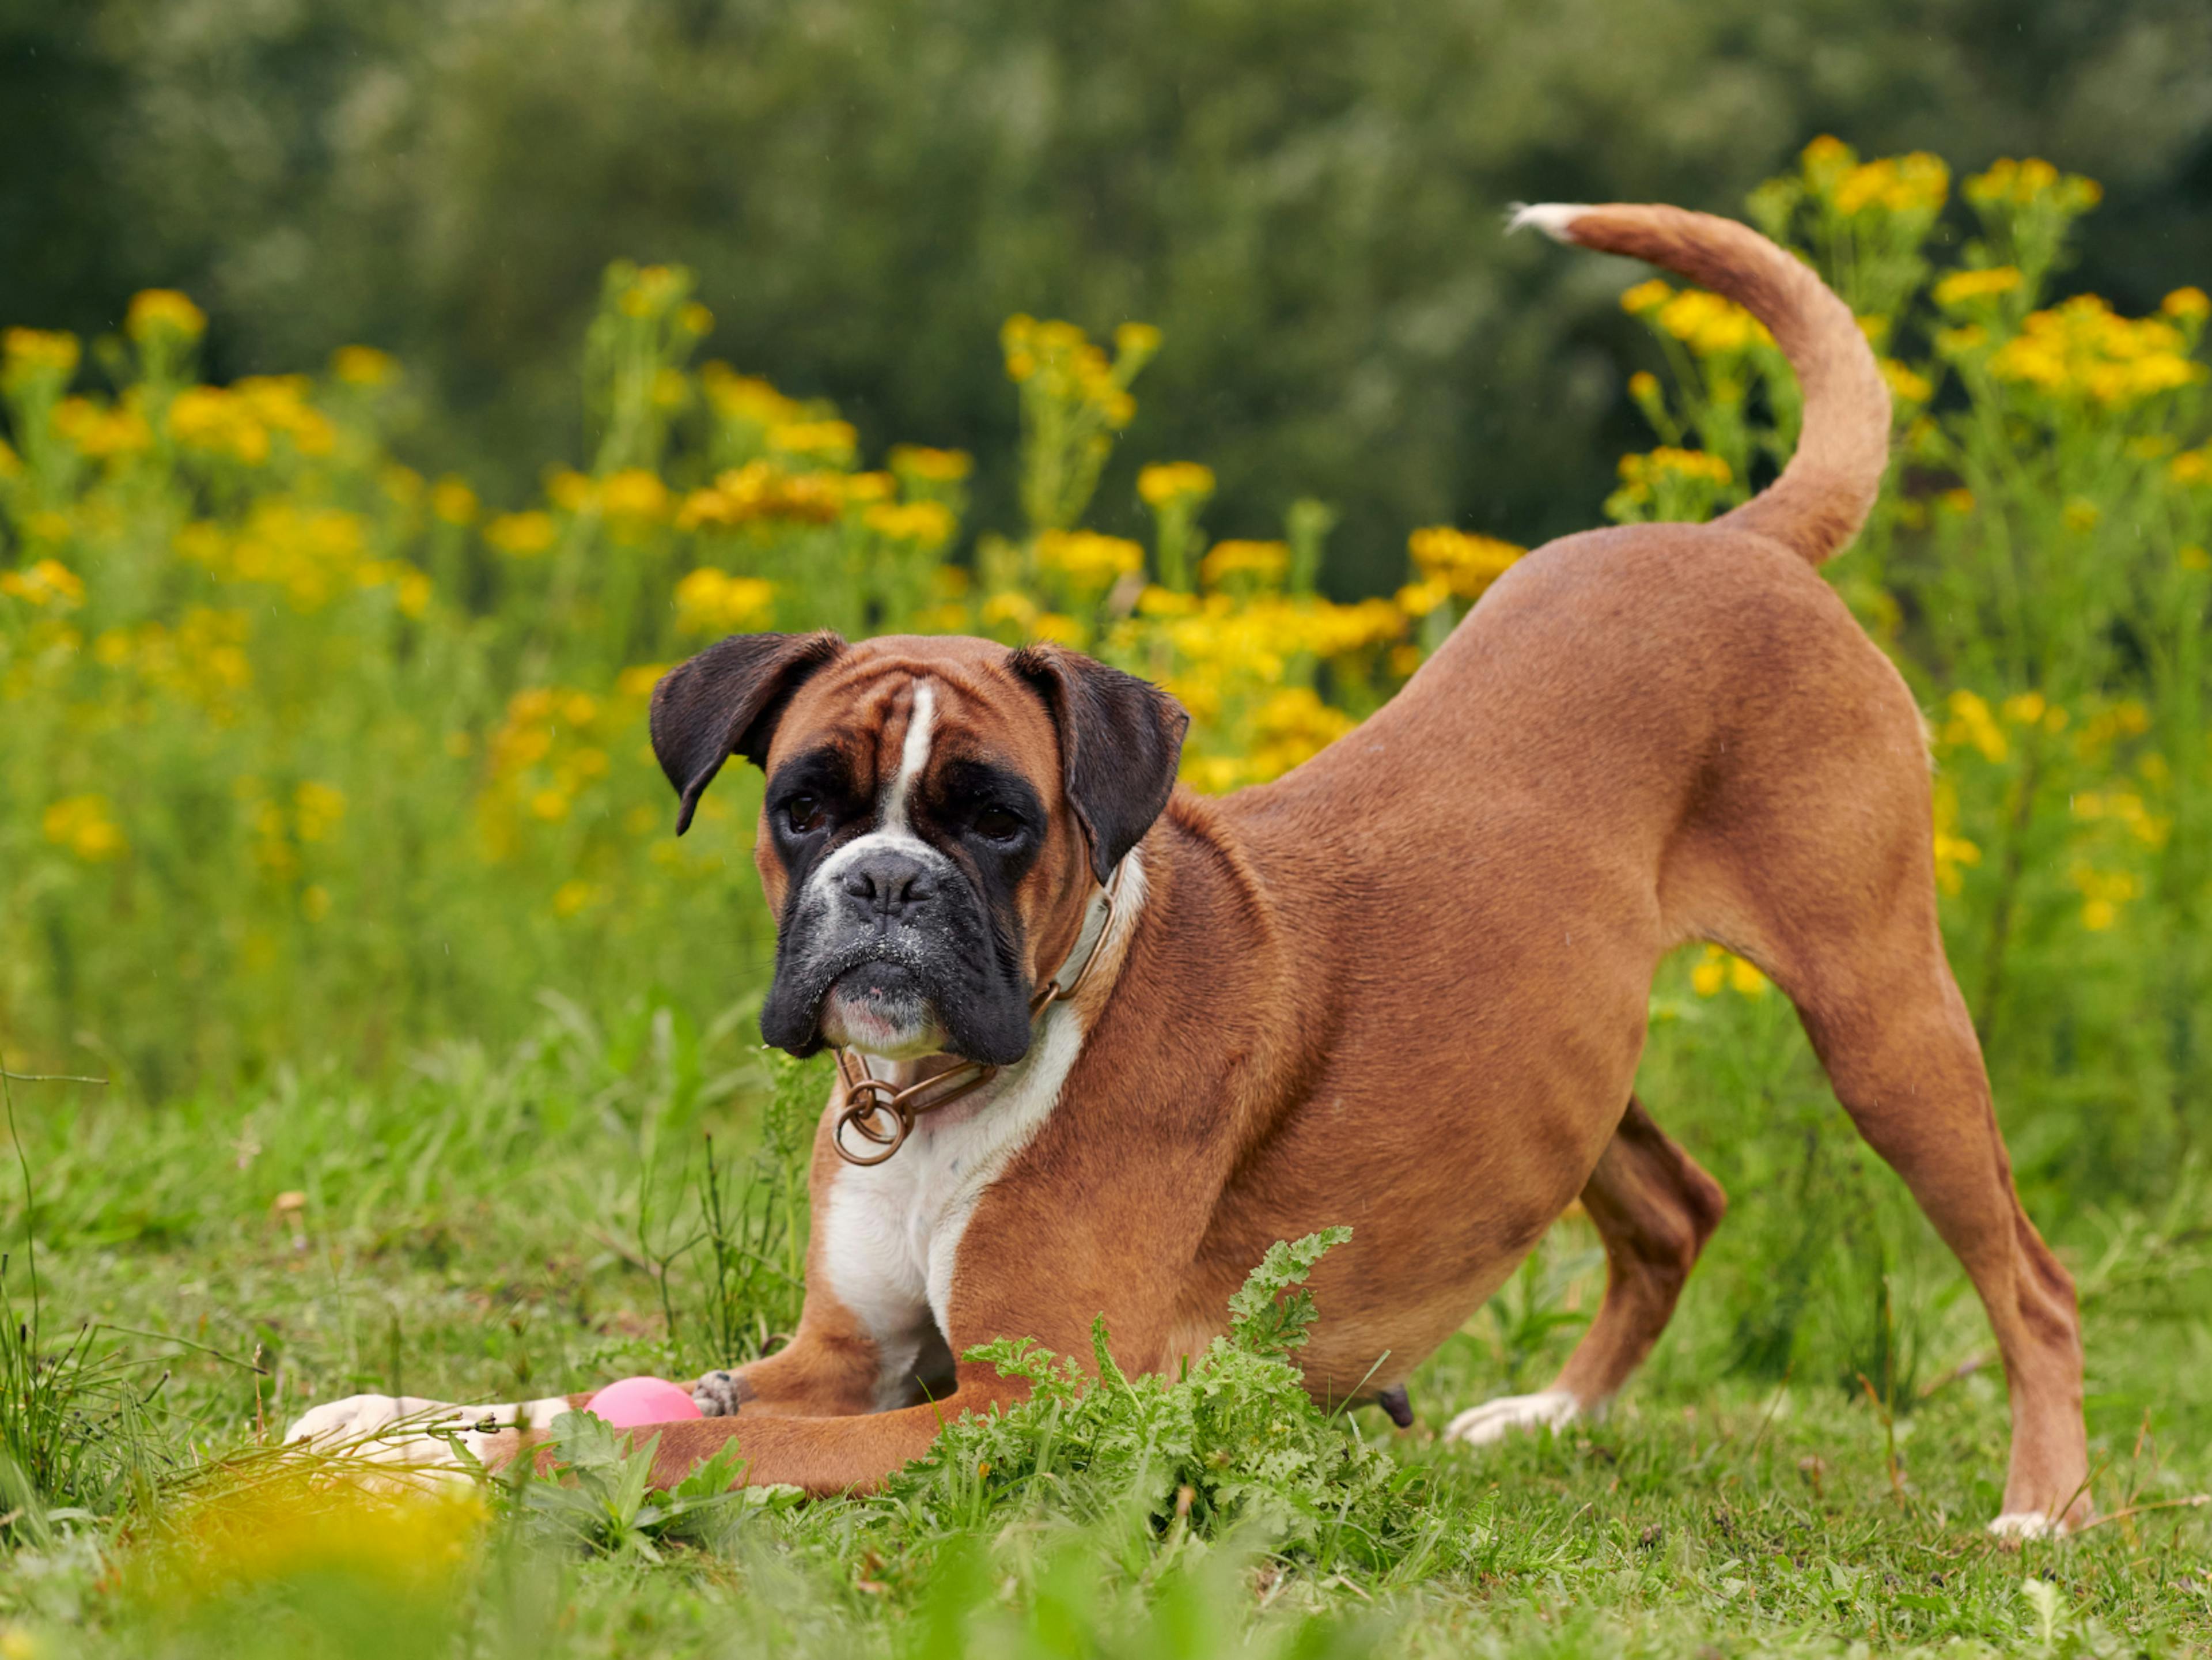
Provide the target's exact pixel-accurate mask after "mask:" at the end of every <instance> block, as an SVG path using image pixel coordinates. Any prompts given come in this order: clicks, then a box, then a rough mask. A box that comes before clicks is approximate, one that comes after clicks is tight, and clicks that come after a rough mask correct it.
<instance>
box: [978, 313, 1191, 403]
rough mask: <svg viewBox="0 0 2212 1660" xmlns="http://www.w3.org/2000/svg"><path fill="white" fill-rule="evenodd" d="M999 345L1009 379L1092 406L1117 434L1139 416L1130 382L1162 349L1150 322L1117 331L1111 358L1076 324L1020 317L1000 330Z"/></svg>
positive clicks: (1063, 399)
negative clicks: (1004, 357) (1034, 385)
mask: <svg viewBox="0 0 2212 1660" xmlns="http://www.w3.org/2000/svg"><path fill="white" fill-rule="evenodd" d="M999 344H1000V348H1001V350H1003V351H1004V352H1005V354H1006V378H1007V379H1008V380H1013V381H1017V382H1019V383H1024V384H1027V383H1031V382H1034V383H1035V384H1036V388H1037V390H1038V392H1041V393H1042V395H1043V396H1044V397H1045V398H1048V400H1050V401H1052V402H1054V403H1060V404H1068V405H1072V406H1079V407H1087V408H1088V409H1090V410H1094V411H1096V413H1097V417H1098V418H1099V420H1100V421H1101V422H1102V423H1103V424H1104V426H1105V427H1106V428H1107V429H1108V430H1109V431H1114V432H1118V431H1120V430H1121V429H1122V428H1123V427H1126V426H1127V425H1128V424H1129V422H1130V420H1131V419H1132V417H1134V416H1135V414H1136V412H1137V400H1136V399H1135V398H1133V397H1132V396H1131V395H1130V392H1129V382H1130V381H1131V380H1134V379H1135V378H1136V374H1137V371H1138V370H1139V368H1143V367H1144V365H1145V363H1146V362H1147V361H1148V360H1149V359H1150V358H1151V357H1152V354H1153V353H1154V352H1156V351H1158V350H1159V347H1160V331H1158V329H1156V328H1153V327H1152V325H1150V324H1146V323H1124V324H1123V325H1121V327H1120V328H1119V329H1117V330H1116V331H1115V335H1114V347H1115V355H1114V356H1113V357H1111V358H1109V357H1108V356H1106V353H1105V351H1104V350H1103V348H1101V347H1099V346H1097V345H1094V344H1092V343H1091V337H1090V336H1089V335H1087V334H1085V332H1084V331H1083V330H1081V329H1080V328H1079V327H1077V326H1076V325H1074V324H1073V323H1064V322H1059V321H1047V322H1039V321H1038V320H1037V319H1036V318H1034V317H1030V316H1025V315H1023V314H1021V313H1016V314H1015V315H1014V316H1012V317H1010V318H1008V319H1006V325H1005V327H1003V328H1001V329H1000V331H999Z"/></svg>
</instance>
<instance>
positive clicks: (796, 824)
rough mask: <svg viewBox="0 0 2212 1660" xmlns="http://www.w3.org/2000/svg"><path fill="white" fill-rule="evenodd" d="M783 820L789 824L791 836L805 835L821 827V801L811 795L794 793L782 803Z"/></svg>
mask: <svg viewBox="0 0 2212 1660" xmlns="http://www.w3.org/2000/svg"><path fill="white" fill-rule="evenodd" d="M783 816H784V819H785V822H787V824H790V826H791V833H792V834H793V836H805V835H806V834H807V833H808V832H809V831H811V830H820V829H821V828H822V820H823V816H824V815H823V812H822V804H821V802H819V801H817V800H815V799H814V798H813V797H812V796H811V795H794V796H793V797H792V798H791V800H788V801H787V802H785V803H784V804H783Z"/></svg>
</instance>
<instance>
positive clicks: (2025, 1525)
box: [1990, 1510, 2064, 1541]
mask: <svg viewBox="0 0 2212 1660" xmlns="http://www.w3.org/2000/svg"><path fill="white" fill-rule="evenodd" d="M2063 1531H2064V1529H2063V1527H2062V1526H2061V1525H2060V1524H2059V1523H2056V1522H2053V1521H2052V1520H2051V1518H2050V1517H2048V1516H2045V1514H2044V1513H2043V1512H2042V1511H2039V1510H2024V1511H2006V1512H2005V1513H2004V1514H2003V1515H2002V1516H2000V1517H1997V1519H1996V1521H1994V1522H1992V1523H1990V1532H1991V1533H1993V1534H1995V1535H1996V1536H1997V1537H1998V1538H2000V1539H2010V1540H2013V1541H2021V1540H2026V1539H2048V1538H2050V1537H2051V1535H2052V1534H2054V1533H2060V1532H2063Z"/></svg>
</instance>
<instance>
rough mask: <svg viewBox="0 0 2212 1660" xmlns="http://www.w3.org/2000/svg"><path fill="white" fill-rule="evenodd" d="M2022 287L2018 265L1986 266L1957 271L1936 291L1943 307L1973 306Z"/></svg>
mask: <svg viewBox="0 0 2212 1660" xmlns="http://www.w3.org/2000/svg"><path fill="white" fill-rule="evenodd" d="M2020 285H2021V275H2020V268H2019V267H2018V266H2017V265H1985V266H1981V267H1978V268H1976V269H1973V270H1970V271H1953V272H1951V273H1950V274H1949V275H1948V276H1947V277H1942V278H1941V279H1940V280H1939V281H1938V282H1937V283H1936V287H1935V289H1934V290H1933V292H1934V294H1935V296H1936V304H1937V305H1939V306H1956V307H1966V306H1972V305H1974V304H1975V303H1977V302H1978V301H1986V300H1995V299H1996V298H1998V297H2000V296H2001V295H2008V294H2011V293H2014V292H2015V290H2017V289H2019V287H2020Z"/></svg>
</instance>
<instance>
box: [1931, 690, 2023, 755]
mask: <svg viewBox="0 0 2212 1660" xmlns="http://www.w3.org/2000/svg"><path fill="white" fill-rule="evenodd" d="M1948 707H1949V708H1950V711H1951V718H1950V720H1949V721H1947V722H1946V723H1945V724H1944V727H1943V730H1942V734H1941V736H1942V741H1943V743H1944V745H1946V746H1947V747H1949V748H1952V749H1959V748H1962V747H1966V746H1969V745H1971V746H1972V748H1974V749H1976V750H1978V751H1980V752H1981V756H1982V758H1983V759H1984V760H1985V761H2002V760H2003V759H2004V758H2005V757H2006V756H2007V755H2008V753H2010V749H2009V746H2008V745H2007V744H2006V742H2005V736H2004V733H2002V731H2000V730H1999V729H1998V727H1997V723H1996V717H1995V716H1994V715H1992V714H1990V705H1989V700H1988V699H1986V698H1984V697H1983V696H1980V694H1978V693H1977V692H1972V691H1968V690H1966V689H1964V688H1963V687H1962V688H1960V690H1957V691H1954V692H1953V693H1952V694H1951V698H1950V702H1949V705H1948Z"/></svg>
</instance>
